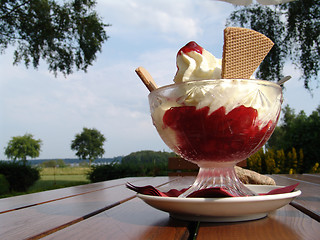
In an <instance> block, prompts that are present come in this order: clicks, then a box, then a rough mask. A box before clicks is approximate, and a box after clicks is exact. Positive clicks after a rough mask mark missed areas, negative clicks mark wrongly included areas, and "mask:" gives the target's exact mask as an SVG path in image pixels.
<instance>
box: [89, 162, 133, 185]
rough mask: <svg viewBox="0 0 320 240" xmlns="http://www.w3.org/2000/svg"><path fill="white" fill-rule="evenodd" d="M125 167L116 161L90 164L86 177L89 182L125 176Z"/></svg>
mask: <svg viewBox="0 0 320 240" xmlns="http://www.w3.org/2000/svg"><path fill="white" fill-rule="evenodd" d="M127 175H128V173H127V171H126V169H125V168H124V167H123V166H122V165H121V164H117V163H112V164H107V165H99V166H92V167H91V171H90V172H89V173H88V178H89V180H90V181H91V182H101V181H107V180H111V179H116V178H123V177H127Z"/></svg>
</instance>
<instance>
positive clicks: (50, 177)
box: [28, 167, 90, 192]
mask: <svg viewBox="0 0 320 240" xmlns="http://www.w3.org/2000/svg"><path fill="white" fill-rule="evenodd" d="M88 171H89V168H84V167H65V168H43V169H41V172H40V175H41V177H40V179H39V180H38V181H37V182H36V183H35V184H34V185H33V186H31V187H30V188H29V189H28V192H39V191H44V190H50V189H56V188H62V187H70V186H76V185H82V184H87V183H89V182H90V181H89V180H88V179H87V176H86V174H87V173H88Z"/></svg>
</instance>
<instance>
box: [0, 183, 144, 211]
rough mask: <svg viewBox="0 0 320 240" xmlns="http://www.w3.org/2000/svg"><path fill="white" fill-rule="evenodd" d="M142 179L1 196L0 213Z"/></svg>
mask: <svg viewBox="0 0 320 240" xmlns="http://www.w3.org/2000/svg"><path fill="white" fill-rule="evenodd" d="M143 179H146V178H123V179H116V180H110V181H105V182H98V183H92V184H86V185H80V186H75V187H68V188H61V189H56V190H51V191H43V192H39V193H32V194H26V195H21V196H16V197H10V198H2V199H0V214H2V213H6V212H10V211H15V210H20V209H23V208H27V207H32V206H35V205H40V204H44V203H48V202H52V201H57V200H61V199H63V198H70V197H74V196H77V195H81V194H86V193H91V192H94V191H99V190H104V189H107V188H110V187H113V186H116V185H122V184H124V183H126V182H127V181H139V180H143Z"/></svg>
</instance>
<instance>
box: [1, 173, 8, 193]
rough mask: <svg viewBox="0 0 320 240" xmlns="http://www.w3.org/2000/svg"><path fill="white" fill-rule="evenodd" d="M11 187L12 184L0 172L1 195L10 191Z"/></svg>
mask: <svg viewBox="0 0 320 240" xmlns="http://www.w3.org/2000/svg"><path fill="white" fill-rule="evenodd" d="M9 189H10V184H9V182H8V181H7V179H6V177H5V176H4V175H3V174H0V195H2V194H6V193H8V192H9Z"/></svg>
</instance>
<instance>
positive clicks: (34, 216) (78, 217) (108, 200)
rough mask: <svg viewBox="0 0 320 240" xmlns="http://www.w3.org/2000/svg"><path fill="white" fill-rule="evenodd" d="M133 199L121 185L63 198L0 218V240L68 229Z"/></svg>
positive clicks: (158, 182) (146, 181)
mask: <svg viewBox="0 0 320 240" xmlns="http://www.w3.org/2000/svg"><path fill="white" fill-rule="evenodd" d="M170 180H173V179H170V178H169V177H158V178H145V179H144V180H142V179H141V181H139V183H140V184H142V185H147V184H153V185H155V186H156V185H161V184H163V183H166V182H168V181H170ZM134 196H135V193H134V192H132V191H131V190H129V189H127V188H126V187H125V186H124V183H123V184H122V185H115V186H113V187H110V188H106V189H103V190H100V191H94V192H90V193H87V194H81V195H77V196H74V197H71V198H64V199H61V200H58V201H53V202H48V203H46V204H41V205H36V206H33V207H29V208H24V209H21V210H17V211H11V212H7V213H4V214H1V215H0V239H15V240H16V239H24V238H28V237H32V236H35V235H39V236H43V234H42V233H45V234H46V233H50V232H52V231H54V230H55V229H59V228H60V227H61V226H64V227H67V226H69V225H70V224H73V223H75V222H78V221H82V220H83V219H86V218H88V217H91V216H92V215H94V214H98V213H99V211H100V210H102V211H103V210H106V209H110V208H113V207H115V206H117V205H118V204H121V203H122V202H124V201H127V200H129V199H131V198H133V197H134Z"/></svg>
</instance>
